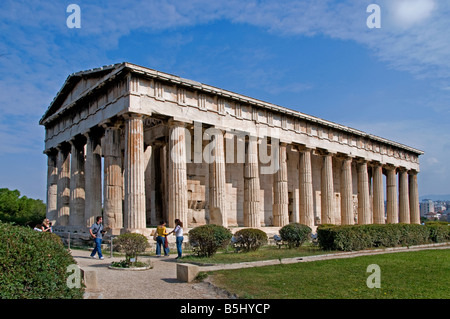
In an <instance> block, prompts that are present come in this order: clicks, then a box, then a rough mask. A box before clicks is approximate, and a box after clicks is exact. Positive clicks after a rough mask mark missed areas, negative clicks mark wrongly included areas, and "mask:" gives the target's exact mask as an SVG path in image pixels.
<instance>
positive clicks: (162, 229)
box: [156, 221, 169, 257]
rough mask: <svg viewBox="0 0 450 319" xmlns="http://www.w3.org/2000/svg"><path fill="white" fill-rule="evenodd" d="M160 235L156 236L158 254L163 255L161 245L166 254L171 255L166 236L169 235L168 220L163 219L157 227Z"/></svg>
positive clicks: (158, 255)
mask: <svg viewBox="0 0 450 319" xmlns="http://www.w3.org/2000/svg"><path fill="white" fill-rule="evenodd" d="M156 232H157V234H158V237H156V256H157V257H161V246H162V247H163V248H164V256H169V247H167V248H166V245H165V243H166V237H167V235H168V233H167V231H166V222H164V221H161V222H160V223H159V225H158V227H156Z"/></svg>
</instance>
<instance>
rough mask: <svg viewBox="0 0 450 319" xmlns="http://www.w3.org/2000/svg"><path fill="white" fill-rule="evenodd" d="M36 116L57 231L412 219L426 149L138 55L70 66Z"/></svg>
mask: <svg viewBox="0 0 450 319" xmlns="http://www.w3.org/2000/svg"><path fill="white" fill-rule="evenodd" d="M40 124H41V125H43V126H45V151H44V153H45V154H47V156H48V179H47V217H48V218H49V219H50V220H51V221H53V223H54V225H55V227H59V228H60V229H61V228H64V229H68V230H70V229H80V228H86V227H87V226H90V225H91V224H92V223H93V222H94V218H95V216H99V215H103V220H104V224H105V225H106V226H107V227H109V228H110V229H112V232H115V233H120V232H129V231H132V232H133V231H136V232H143V233H145V231H146V229H148V227H149V226H151V225H157V224H158V222H159V221H160V220H165V221H166V222H167V223H168V225H169V226H172V225H173V222H174V219H175V218H179V219H180V220H182V221H183V223H184V225H185V226H186V225H187V227H189V228H191V227H195V226H197V225H201V224H205V223H214V224H220V225H224V226H227V227H232V226H239V227H262V226H276V227H280V226H283V225H285V224H287V223H289V222H299V223H302V224H306V225H309V226H311V227H314V226H316V225H319V224H323V223H327V224H330V223H332V224H370V223H398V222H401V223H419V197H418V185H417V174H418V172H419V156H420V155H422V154H423V152H422V151H420V150H417V149H414V148H412V147H409V146H405V145H402V144H399V143H396V142H393V141H390V140H387V139H384V138H381V137H377V136H373V135H370V134H367V133H364V132H362V131H359V130H356V129H353V128H350V127H346V126H343V125H339V124H336V123H332V122H329V121H326V120H323V119H320V118H316V117H313V116H310V115H306V114H303V113H300V112H298V111H293V110H290V109H287V108H283V107H280V106H277V105H274V104H270V103H266V102H263V101H260V100H257V99H254V98H250V97H247V96H243V95H240V94H237V93H233V92H229V91H226V90H222V89H219V88H216V87H212V86H209V85H205V84H202V83H198V82H195V81H192V80H187V79H183V78H180V77H178V76H174V75H170V74H166V73H162V72H159V71H155V70H152V69H148V68H145V67H141V66H138V65H134V64H130V63H120V64H115V65H111V66H104V67H101V68H97V69H92V70H87V71H82V72H78V73H74V74H71V75H70V76H69V77H68V78H67V79H66V81H65V83H64V85H63V87H62V88H61V90H60V91H59V92H58V93H57V95H56V97H55V98H54V100H53V102H52V103H51V105H50V106H49V108H48V110H47V111H46V113H45V114H44V116H43V117H42V119H41V120H40ZM384 176H385V177H384ZM385 201H386V205H385Z"/></svg>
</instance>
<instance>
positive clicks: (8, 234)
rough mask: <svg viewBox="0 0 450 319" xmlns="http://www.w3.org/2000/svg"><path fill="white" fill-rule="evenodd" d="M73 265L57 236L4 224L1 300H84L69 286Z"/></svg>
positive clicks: (0, 251) (1, 228)
mask: <svg viewBox="0 0 450 319" xmlns="http://www.w3.org/2000/svg"><path fill="white" fill-rule="evenodd" d="M72 264H76V261H75V260H74V259H73V257H72V256H71V255H70V253H69V252H68V251H67V250H66V249H65V248H64V246H63V245H62V242H61V240H60V238H59V237H58V236H57V235H55V234H52V233H44V232H38V231H35V230H32V229H30V228H28V227H23V226H13V225H11V224H5V223H1V222H0V299H41V298H45V299H82V298H83V293H84V288H83V287H79V288H68V286H67V279H68V277H69V275H71V272H68V271H67V267H68V266H69V265H72Z"/></svg>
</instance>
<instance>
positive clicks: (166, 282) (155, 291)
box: [72, 250, 229, 299]
mask: <svg viewBox="0 0 450 319" xmlns="http://www.w3.org/2000/svg"><path fill="white" fill-rule="evenodd" d="M90 253H91V252H90V251H86V250H72V256H73V257H74V259H75V260H76V261H77V263H78V265H79V266H80V267H81V268H82V269H84V270H95V271H97V282H98V288H99V290H100V291H98V292H96V293H87V294H86V298H90V299H94V298H102V299H225V298H229V296H228V295H227V294H226V293H224V292H222V291H220V290H218V289H216V288H215V287H214V286H212V285H210V284H209V283H207V282H201V283H185V282H181V281H178V280H177V279H176V278H177V274H176V264H177V263H176V260H175V257H176V255H170V256H169V257H159V258H158V257H140V258H139V260H140V261H148V260H149V259H150V260H151V261H152V264H153V269H148V270H142V271H126V270H114V269H109V268H108V266H109V265H111V262H113V261H119V260H122V259H124V257H112V258H110V257H109V254H108V255H106V254H105V252H104V257H105V259H104V260H99V259H98V258H96V259H92V258H90V257H89V255H90Z"/></svg>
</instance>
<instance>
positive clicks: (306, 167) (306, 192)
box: [299, 148, 314, 227]
mask: <svg viewBox="0 0 450 319" xmlns="http://www.w3.org/2000/svg"><path fill="white" fill-rule="evenodd" d="M299 188H300V224H303V225H307V226H309V227H313V226H314V198H313V184H312V170H311V149H309V148H301V149H299Z"/></svg>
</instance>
